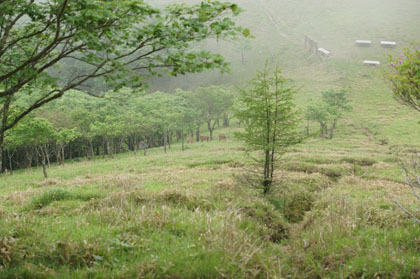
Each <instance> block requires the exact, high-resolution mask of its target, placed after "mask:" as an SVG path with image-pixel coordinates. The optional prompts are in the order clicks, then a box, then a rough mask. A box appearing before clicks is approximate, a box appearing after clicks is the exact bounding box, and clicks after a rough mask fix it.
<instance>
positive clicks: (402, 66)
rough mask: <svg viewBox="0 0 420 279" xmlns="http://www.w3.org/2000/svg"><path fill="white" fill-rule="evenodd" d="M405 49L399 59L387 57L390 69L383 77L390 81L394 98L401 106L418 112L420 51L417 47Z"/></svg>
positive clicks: (419, 109)
mask: <svg viewBox="0 0 420 279" xmlns="http://www.w3.org/2000/svg"><path fill="white" fill-rule="evenodd" d="M419 44H420V43H418V44H417V45H416V44H412V45H411V47H406V48H405V49H404V52H403V54H401V55H400V57H399V58H394V57H392V56H391V55H390V56H389V62H390V66H391V67H390V69H389V70H388V71H385V77H386V78H387V79H388V80H389V81H390V83H391V88H392V91H393V92H394V97H395V98H396V99H397V100H398V101H400V102H401V103H402V104H404V105H407V106H409V107H411V108H413V109H415V110H417V111H420V50H419V49H418V45H419Z"/></svg>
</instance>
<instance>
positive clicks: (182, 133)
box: [181, 130, 184, 151]
mask: <svg viewBox="0 0 420 279" xmlns="http://www.w3.org/2000/svg"><path fill="white" fill-rule="evenodd" d="M181 140H182V151H184V130H182V131H181Z"/></svg>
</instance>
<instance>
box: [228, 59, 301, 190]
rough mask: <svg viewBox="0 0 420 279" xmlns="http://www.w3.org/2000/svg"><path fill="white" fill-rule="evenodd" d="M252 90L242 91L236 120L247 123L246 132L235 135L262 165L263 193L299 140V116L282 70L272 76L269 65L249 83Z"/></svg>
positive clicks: (269, 186)
mask: <svg viewBox="0 0 420 279" xmlns="http://www.w3.org/2000/svg"><path fill="white" fill-rule="evenodd" d="M250 86H251V88H250V89H248V90H241V95H240V97H239V101H238V102H239V104H238V107H239V108H240V109H236V110H235V115H236V117H237V118H238V119H239V120H240V121H241V122H243V123H244V131H243V132H238V133H236V136H237V137H238V138H239V139H241V140H243V141H244V143H245V145H246V147H247V151H248V154H251V152H253V151H256V152H257V153H258V154H261V156H262V159H261V158H260V157H258V158H255V159H256V161H257V162H258V163H259V165H260V166H262V170H263V171H262V175H261V176H260V177H261V178H258V180H259V183H260V185H262V188H263V192H264V194H267V193H268V192H269V191H270V188H271V186H272V183H273V178H274V169H275V166H276V162H277V161H278V160H279V158H280V156H281V155H282V154H284V153H285V152H286V151H287V149H288V147H290V146H291V145H294V144H296V143H298V142H299V141H300V138H299V136H298V135H297V133H296V127H297V124H298V121H299V114H298V112H297V111H296V110H295V105H294V104H293V94H294V93H295V92H296V90H295V88H294V87H292V86H289V84H288V79H286V78H284V77H283V76H282V75H281V71H280V69H279V68H276V69H275V70H274V71H273V72H272V73H271V72H269V70H268V68H267V66H266V68H265V69H264V71H262V72H258V74H257V76H256V77H255V79H253V80H252V81H251V82H250Z"/></svg>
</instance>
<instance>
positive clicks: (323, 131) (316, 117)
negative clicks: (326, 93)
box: [305, 102, 330, 137]
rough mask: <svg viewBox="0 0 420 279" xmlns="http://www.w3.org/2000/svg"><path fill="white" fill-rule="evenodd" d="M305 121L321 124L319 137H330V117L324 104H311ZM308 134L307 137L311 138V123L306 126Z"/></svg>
mask: <svg viewBox="0 0 420 279" xmlns="http://www.w3.org/2000/svg"><path fill="white" fill-rule="evenodd" d="M305 119H306V120H312V121H316V122H318V123H319V125H320V129H319V136H320V137H326V136H327V135H328V124H327V123H328V121H329V119H330V115H329V113H328V110H327V108H326V107H325V104H324V103H321V102H319V103H314V104H309V105H308V106H307V107H306V111H305ZM306 134H307V136H309V123H307V126H306Z"/></svg>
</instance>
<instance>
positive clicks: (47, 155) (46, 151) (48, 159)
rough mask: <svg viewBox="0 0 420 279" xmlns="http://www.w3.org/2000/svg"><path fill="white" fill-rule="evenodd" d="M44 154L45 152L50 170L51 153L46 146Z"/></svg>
mask: <svg viewBox="0 0 420 279" xmlns="http://www.w3.org/2000/svg"><path fill="white" fill-rule="evenodd" d="M44 152H45V157H47V163H48V168H51V163H50V153H49V152H48V148H47V145H46V144H44Z"/></svg>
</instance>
